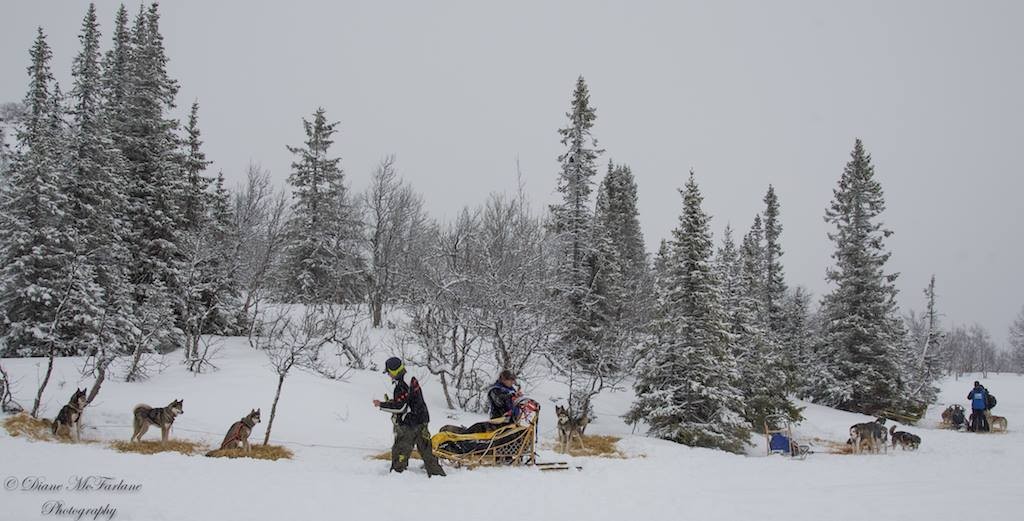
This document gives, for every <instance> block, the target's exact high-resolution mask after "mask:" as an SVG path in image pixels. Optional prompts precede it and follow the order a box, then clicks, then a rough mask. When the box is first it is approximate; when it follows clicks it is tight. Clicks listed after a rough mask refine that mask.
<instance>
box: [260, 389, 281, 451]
mask: <svg viewBox="0 0 1024 521" xmlns="http://www.w3.org/2000/svg"><path fill="white" fill-rule="evenodd" d="M283 385H284V375H281V376H278V377H277V392H276V393H274V404H273V405H271V406H270V420H268V421H267V432H266V434H264V435H263V445H264V446H266V445H269V444H270V429H271V428H272V427H273V426H274V416H276V415H277V401H278V400H279V399H281V386H283Z"/></svg>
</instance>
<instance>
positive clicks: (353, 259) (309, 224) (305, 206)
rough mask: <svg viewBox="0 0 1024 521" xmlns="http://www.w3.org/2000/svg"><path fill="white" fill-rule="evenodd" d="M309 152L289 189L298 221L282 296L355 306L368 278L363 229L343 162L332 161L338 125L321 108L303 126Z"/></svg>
mask: <svg viewBox="0 0 1024 521" xmlns="http://www.w3.org/2000/svg"><path fill="white" fill-rule="evenodd" d="M302 124H303V126H304V128H305V132H306V142H305V144H304V146H301V147H292V146H289V147H288V150H289V151H290V152H291V153H292V154H295V156H296V160H295V162H293V163H292V173H291V175H289V176H288V184H289V185H291V187H292V198H293V201H294V202H293V204H292V215H291V219H290V220H289V222H288V237H287V243H286V246H285V252H284V256H285V258H284V262H283V265H282V270H283V275H284V276H283V277H282V279H281V280H282V281H283V283H284V284H286V286H285V287H282V288H281V292H282V296H284V297H285V298H287V299H290V300H295V301H300V302H319V303H323V302H335V303H341V302H355V301H357V300H358V299H359V297H360V295H361V292H362V289H363V286H364V284H363V280H364V278H365V267H364V266H363V259H362V258H361V257H360V255H359V244H358V240H359V233H360V223H359V220H358V219H357V215H356V213H355V211H354V208H353V206H352V202H351V201H350V200H349V199H350V197H349V194H348V189H347V188H346V186H345V182H344V181H345V178H344V174H343V173H342V170H341V167H340V165H339V164H340V162H341V158H339V157H330V156H329V153H330V147H331V145H332V144H333V143H334V141H333V139H331V136H333V135H334V133H335V132H337V130H336V129H335V127H336V126H337V125H338V123H337V122H334V123H329V122H328V121H327V116H326V112H325V111H324V109H323V108H322V107H321V108H318V109H317V110H316V112H315V113H314V114H313V121H308V120H306V119H303V120H302Z"/></svg>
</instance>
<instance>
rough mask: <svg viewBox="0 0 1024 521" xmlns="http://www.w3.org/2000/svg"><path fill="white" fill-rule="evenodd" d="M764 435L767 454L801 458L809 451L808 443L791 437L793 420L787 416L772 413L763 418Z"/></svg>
mask: <svg viewBox="0 0 1024 521" xmlns="http://www.w3.org/2000/svg"><path fill="white" fill-rule="evenodd" d="M764 437H765V442H766V444H767V446H768V455H769V456H771V455H772V454H781V455H784V456H790V457H793V458H796V459H801V460H802V459H804V458H806V457H807V455H808V454H810V453H811V448H810V446H809V445H805V444H801V443H799V442H798V441H797V440H796V438H794V437H793V421H792V420H790V419H789V417H788V416H785V415H782V414H773V415H771V416H768V417H767V418H765V419H764Z"/></svg>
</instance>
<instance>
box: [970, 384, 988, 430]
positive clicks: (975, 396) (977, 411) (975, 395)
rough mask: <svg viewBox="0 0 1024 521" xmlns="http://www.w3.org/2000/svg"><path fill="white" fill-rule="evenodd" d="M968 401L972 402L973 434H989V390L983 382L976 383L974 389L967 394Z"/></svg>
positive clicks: (971, 428)
mask: <svg viewBox="0 0 1024 521" xmlns="http://www.w3.org/2000/svg"><path fill="white" fill-rule="evenodd" d="M967 399H968V400H970V401H971V427H970V430H971V431H972V432H988V418H987V417H986V416H985V410H986V409H988V389H986V388H985V386H984V385H981V382H974V389H971V392H969V393H967Z"/></svg>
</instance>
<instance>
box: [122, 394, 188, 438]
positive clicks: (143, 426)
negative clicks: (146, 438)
mask: <svg viewBox="0 0 1024 521" xmlns="http://www.w3.org/2000/svg"><path fill="white" fill-rule="evenodd" d="M182 405H183V402H182V400H174V401H173V402H171V403H170V405H168V406H167V407H157V408H153V407H150V406H148V405H146V404H144V403H142V404H139V405H136V406H135V409H133V410H132V414H133V415H134V416H135V420H134V422H133V426H134V428H135V430H134V431H133V432H132V437H131V440H129V441H142V435H143V434H146V431H147V430H149V426H150V425H156V426H157V427H160V441H162V442H164V443H167V436H168V435H169V434H170V432H171V424H172V423H174V418H176V417H177V416H178V415H181V414H184V413H185V411H184V410H183V409H182Z"/></svg>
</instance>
